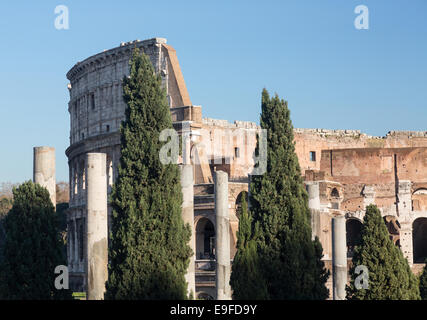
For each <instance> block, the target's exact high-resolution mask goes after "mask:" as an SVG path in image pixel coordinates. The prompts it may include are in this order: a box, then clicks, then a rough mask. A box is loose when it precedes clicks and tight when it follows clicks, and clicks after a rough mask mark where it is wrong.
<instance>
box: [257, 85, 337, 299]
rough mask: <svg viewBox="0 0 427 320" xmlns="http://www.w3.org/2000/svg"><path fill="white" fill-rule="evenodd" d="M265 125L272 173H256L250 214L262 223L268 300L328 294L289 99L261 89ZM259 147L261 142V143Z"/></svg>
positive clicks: (261, 247)
mask: <svg viewBox="0 0 427 320" xmlns="http://www.w3.org/2000/svg"><path fill="white" fill-rule="evenodd" d="M260 122H261V128H262V129H266V130H267V172H266V173H264V174H263V175H259V176H252V182H251V200H250V201H251V215H252V216H253V223H254V224H255V225H256V224H259V228H260V234H259V236H258V238H257V251H258V255H259V259H260V261H261V262H260V263H261V267H260V268H259V270H260V271H259V272H260V274H261V275H260V279H264V280H265V283H266V286H267V298H268V299H326V298H327V297H328V295H329V294H328V289H327V288H326V286H325V283H326V280H327V278H328V276H329V272H328V271H327V270H326V269H325V267H324V263H323V261H322V260H321V258H322V247H321V244H320V242H319V241H318V239H317V238H316V239H315V240H314V241H313V240H312V238H311V237H312V235H311V222H310V219H311V215H310V210H309V208H308V194H307V192H306V190H305V188H304V184H303V180H302V176H301V170H300V166H299V163H298V158H297V155H296V153H295V145H294V135H293V126H292V122H291V119H290V111H289V109H288V104H287V102H285V101H283V100H281V99H279V97H278V96H277V94H276V95H275V97H274V98H270V96H269V94H268V92H267V90H266V89H264V90H263V92H262V113H261V121H260ZM258 148H259V143H258V147H257V149H258Z"/></svg>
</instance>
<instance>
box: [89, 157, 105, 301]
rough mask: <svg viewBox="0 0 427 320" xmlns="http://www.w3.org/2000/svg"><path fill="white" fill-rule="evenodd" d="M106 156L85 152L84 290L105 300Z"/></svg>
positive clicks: (94, 296)
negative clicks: (85, 232)
mask: <svg viewBox="0 0 427 320" xmlns="http://www.w3.org/2000/svg"><path fill="white" fill-rule="evenodd" d="M106 166H107V156H106V154H105V153H88V154H87V155H86V174H87V176H86V179H87V180H86V181H87V202H86V205H87V219H86V221H87V225H86V227H87V241H86V268H85V269H86V270H85V271H86V274H85V275H86V285H87V288H86V291H87V299H88V300H101V299H104V291H105V282H106V281H107V277H108V269H107V264H108V242H107V241H108V238H107V237H108V226H107V175H106Z"/></svg>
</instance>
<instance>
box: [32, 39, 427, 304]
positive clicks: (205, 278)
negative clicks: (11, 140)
mask: <svg viewBox="0 0 427 320" xmlns="http://www.w3.org/2000/svg"><path fill="white" fill-rule="evenodd" d="M134 47H137V48H140V49H142V50H143V51H144V52H145V53H146V54H147V55H148V56H149V57H150V59H151V62H152V64H153V66H154V69H155V71H156V72H157V73H158V74H160V75H161V77H162V85H163V86H164V88H165V89H166V92H167V97H168V101H169V105H170V111H171V116H172V120H173V125H174V128H175V130H176V131H177V132H178V134H179V135H180V137H182V139H183V141H184V145H185V152H184V154H183V156H182V157H181V158H180V160H179V164H180V166H181V175H182V177H181V181H182V190H183V195H184V202H183V205H182V208H183V219H184V221H185V222H188V223H190V225H191V226H192V227H193V236H192V238H191V243H190V246H191V247H192V248H193V251H194V256H193V258H192V260H191V263H190V266H189V269H188V273H187V277H186V279H187V282H188V283H189V292H191V291H193V292H194V293H195V297H196V298H199V299H230V298H231V289H230V286H229V277H230V269H231V268H230V264H231V263H232V260H233V257H234V255H235V253H236V231H237V229H238V223H239V219H238V215H237V213H236V212H237V208H238V207H239V205H240V202H241V198H242V193H243V192H244V191H248V175H249V174H250V172H251V168H252V167H253V165H254V160H253V154H254V150H255V145H256V133H257V132H259V130H260V127H258V126H257V125H256V124H255V123H252V122H243V121H235V122H234V123H229V122H228V121H226V120H214V119H209V118H202V108H201V107H200V106H194V105H192V103H191V101H190V96H189V94H188V92H187V88H186V85H185V82H184V78H183V75H182V72H181V69H180V66H179V63H178V59H177V55H176V52H175V50H174V49H173V48H172V47H171V46H169V45H167V44H166V39H162V38H154V39H150V40H145V41H139V40H137V41H133V42H128V43H122V44H121V45H120V46H119V47H117V48H114V49H111V50H107V51H104V52H102V53H99V54H96V55H94V56H92V57H89V58H87V59H86V60H84V61H82V62H78V63H77V64H76V65H74V67H72V68H71V70H70V71H69V72H68V73H67V78H68V79H69V81H70V84H69V85H68V89H69V94H70V101H69V104H68V111H69V113H70V146H69V148H68V149H67V150H66V155H67V157H68V161H69V174H70V208H69V211H68V218H67V221H68V248H67V252H68V267H69V271H70V285H71V287H72V289H73V290H74V291H87V292H88V298H89V299H101V298H102V293H103V290H104V287H103V283H104V282H105V279H106V277H107V273H106V266H107V261H108V258H107V250H108V237H107V234H108V228H109V224H110V216H111V208H110V206H109V205H108V203H107V195H108V194H109V193H110V191H111V186H112V185H113V184H114V182H115V179H116V176H117V166H118V162H119V159H120V136H119V132H118V130H119V127H120V124H121V121H122V120H124V111H125V103H124V101H123V99H122V84H121V81H122V78H123V77H124V76H126V75H127V74H128V71H129V70H128V62H129V59H130V56H131V52H132V50H133V48H134ZM294 133H295V146H296V153H297V155H298V158H299V163H300V167H301V173H302V175H303V176H304V180H305V184H306V188H307V192H308V195H309V207H310V210H311V212H312V228H313V237H314V236H318V237H319V239H320V241H321V243H322V245H323V250H324V261H325V264H326V266H327V267H328V268H329V269H330V270H331V274H332V275H333V276H331V277H330V281H329V282H328V286H329V288H330V294H331V298H332V297H333V298H334V299H344V298H345V291H344V287H345V283H346V281H347V268H348V263H347V262H348V261H349V262H350V260H349V259H350V258H351V256H352V250H353V247H354V244H355V243H356V241H357V238H358V236H359V233H360V228H361V222H362V219H363V215H364V210H365V208H366V206H367V205H368V204H371V203H375V204H376V205H377V206H378V207H379V208H380V210H381V212H382V215H383V216H384V223H385V224H386V225H387V228H388V230H389V233H390V237H391V239H392V240H393V241H394V243H395V244H396V245H397V246H399V247H400V248H401V250H402V251H403V253H404V255H405V257H406V258H407V259H408V261H409V264H410V265H411V267H412V269H413V271H414V272H419V271H420V270H421V268H422V266H423V261H424V259H425V258H427V132H412V131H405V132H400V131H391V132H389V133H388V134H387V135H386V136H385V137H372V136H369V135H366V134H363V133H361V132H360V131H355V130H325V129H295V131H294ZM51 152H52V150H51V149H48V148H35V150H34V180H35V181H36V182H39V183H40V184H42V185H44V186H47V187H48V190H49V191H50V192H51V194H52V196H53V195H54V194H55V192H54V189H52V183H53V188H54V172H55V171H54V168H55V164H54V155H53V156H52V153H51ZM52 168H53V169H52ZM52 178H53V182H52ZM52 199H53V200H54V198H52Z"/></svg>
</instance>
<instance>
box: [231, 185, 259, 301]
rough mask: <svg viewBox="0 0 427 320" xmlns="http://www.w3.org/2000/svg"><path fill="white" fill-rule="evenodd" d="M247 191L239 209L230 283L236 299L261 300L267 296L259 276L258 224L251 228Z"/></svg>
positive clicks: (251, 219)
mask: <svg viewBox="0 0 427 320" xmlns="http://www.w3.org/2000/svg"><path fill="white" fill-rule="evenodd" d="M246 198H247V193H243V195H242V202H241V207H240V210H239V231H238V232H237V252H236V255H235V256H234V259H233V265H232V272H231V279H230V284H231V287H232V289H233V298H234V299H236V300H249V299H256V300H263V299H266V297H267V287H266V284H265V281H263V279H262V278H260V275H261V272H260V269H259V268H260V267H261V266H260V261H259V258H258V253H257V244H256V238H257V236H258V233H259V226H258V225H256V226H255V230H252V227H253V224H252V221H253V218H252V216H251V215H250V214H249V211H248V205H247V201H246Z"/></svg>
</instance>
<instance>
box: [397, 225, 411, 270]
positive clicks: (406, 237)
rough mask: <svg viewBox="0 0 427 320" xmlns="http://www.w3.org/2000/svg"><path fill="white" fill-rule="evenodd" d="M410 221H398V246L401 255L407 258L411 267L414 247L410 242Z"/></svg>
mask: <svg viewBox="0 0 427 320" xmlns="http://www.w3.org/2000/svg"><path fill="white" fill-rule="evenodd" d="M412 232H413V230H412V221H411V220H408V221H405V220H403V221H401V222H400V248H401V250H402V253H403V256H404V257H405V258H406V260H408V263H409V266H410V267H412V266H413V264H414V249H413V243H412Z"/></svg>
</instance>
